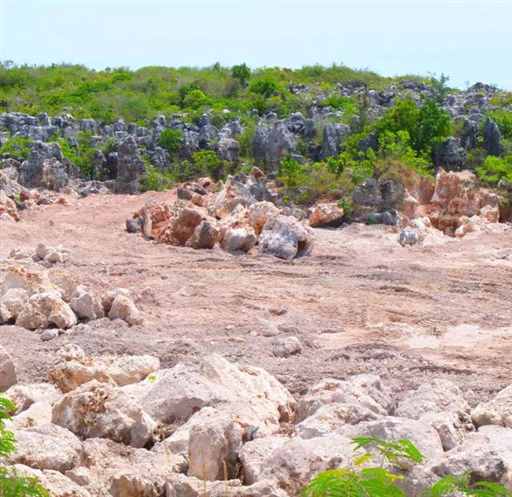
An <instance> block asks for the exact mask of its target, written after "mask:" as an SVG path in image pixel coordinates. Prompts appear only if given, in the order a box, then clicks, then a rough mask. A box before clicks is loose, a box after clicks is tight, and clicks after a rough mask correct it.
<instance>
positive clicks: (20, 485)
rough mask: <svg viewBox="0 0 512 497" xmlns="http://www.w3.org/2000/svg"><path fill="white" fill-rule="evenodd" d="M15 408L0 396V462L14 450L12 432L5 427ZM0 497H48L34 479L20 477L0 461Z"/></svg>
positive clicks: (10, 467)
mask: <svg viewBox="0 0 512 497" xmlns="http://www.w3.org/2000/svg"><path fill="white" fill-rule="evenodd" d="M15 408H16V406H15V405H14V404H13V403H12V402H11V401H10V400H8V399H7V398H6V397H3V396H0V461H1V459H2V458H5V457H6V456H9V455H10V454H12V453H13V452H14V451H15V449H16V444H15V439H14V435H13V433H12V432H10V431H8V430H7V429H6V427H5V422H6V421H7V420H9V419H10V414H11V413H12V412H14V411H15ZM0 496H2V497H48V492H47V491H46V490H45V489H44V488H43V487H42V486H41V485H40V483H39V482H38V481H37V479H36V478H29V477H25V476H20V475H19V474H18V473H17V472H16V470H15V469H14V468H13V467H12V466H10V465H9V464H6V462H5V461H1V465H0Z"/></svg>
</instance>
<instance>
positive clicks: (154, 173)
mask: <svg viewBox="0 0 512 497" xmlns="http://www.w3.org/2000/svg"><path fill="white" fill-rule="evenodd" d="M145 171H146V172H145V174H144V177H143V179H142V182H141V190H142V191H143V192H149V191H151V192H161V191H164V190H169V189H170V188H172V186H173V184H174V183H175V178H174V176H173V174H172V172H171V171H161V170H160V169H158V168H156V167H155V166H153V165H152V164H150V163H149V162H148V161H147V160H145Z"/></svg>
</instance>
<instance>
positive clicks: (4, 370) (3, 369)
mask: <svg viewBox="0 0 512 497" xmlns="http://www.w3.org/2000/svg"><path fill="white" fill-rule="evenodd" d="M16 381H17V378H16V368H15V367H14V362H13V360H12V358H11V356H10V355H9V354H8V353H7V351H6V350H5V349H4V348H3V347H2V346H1V345H0V392H5V391H6V390H7V389H8V388H9V387H11V386H12V385H14V384H15V383H16Z"/></svg>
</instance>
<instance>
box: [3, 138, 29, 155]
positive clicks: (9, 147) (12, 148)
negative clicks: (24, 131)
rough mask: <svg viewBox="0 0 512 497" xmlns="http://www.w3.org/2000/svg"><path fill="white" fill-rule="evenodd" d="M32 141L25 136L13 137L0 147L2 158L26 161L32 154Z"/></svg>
mask: <svg viewBox="0 0 512 497" xmlns="http://www.w3.org/2000/svg"><path fill="white" fill-rule="evenodd" d="M30 143H31V142H30V139H29V138H25V137H24V136H13V137H12V138H9V139H8V140H7V141H6V142H5V143H4V144H3V145H2V146H1V147H0V157H2V156H4V157H12V158H13V159H18V160H25V159H28V156H29V154H30V150H31V149H30Z"/></svg>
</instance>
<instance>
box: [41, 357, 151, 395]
mask: <svg viewBox="0 0 512 497" xmlns="http://www.w3.org/2000/svg"><path fill="white" fill-rule="evenodd" d="M59 352H60V351H59ZM60 355H61V357H62V360H61V361H60V362H58V363H57V364H56V365H55V366H53V367H52V368H51V369H50V371H49V373H48V376H49V378H50V381H52V382H53V383H54V384H55V385H56V386H58V387H59V389H60V390H61V391H63V392H65V393H67V392H71V391H72V390H74V389H75V388H78V387H79V386H80V385H83V384H84V383H87V382H89V381H91V380H96V381H99V382H101V383H112V384H116V385H119V386H124V385H130V384H132V383H138V382H140V381H142V380H144V379H145V378H146V377H147V376H149V375H150V374H151V373H154V372H155V371H157V370H158V369H159V367H160V360H159V359H158V358H157V357H153V356H149V355H140V356H137V355H126V356H109V355H105V356H100V357H89V356H86V355H85V354H84V353H82V354H80V353H78V354H76V355H72V356H66V355H65V354H63V353H60Z"/></svg>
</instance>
